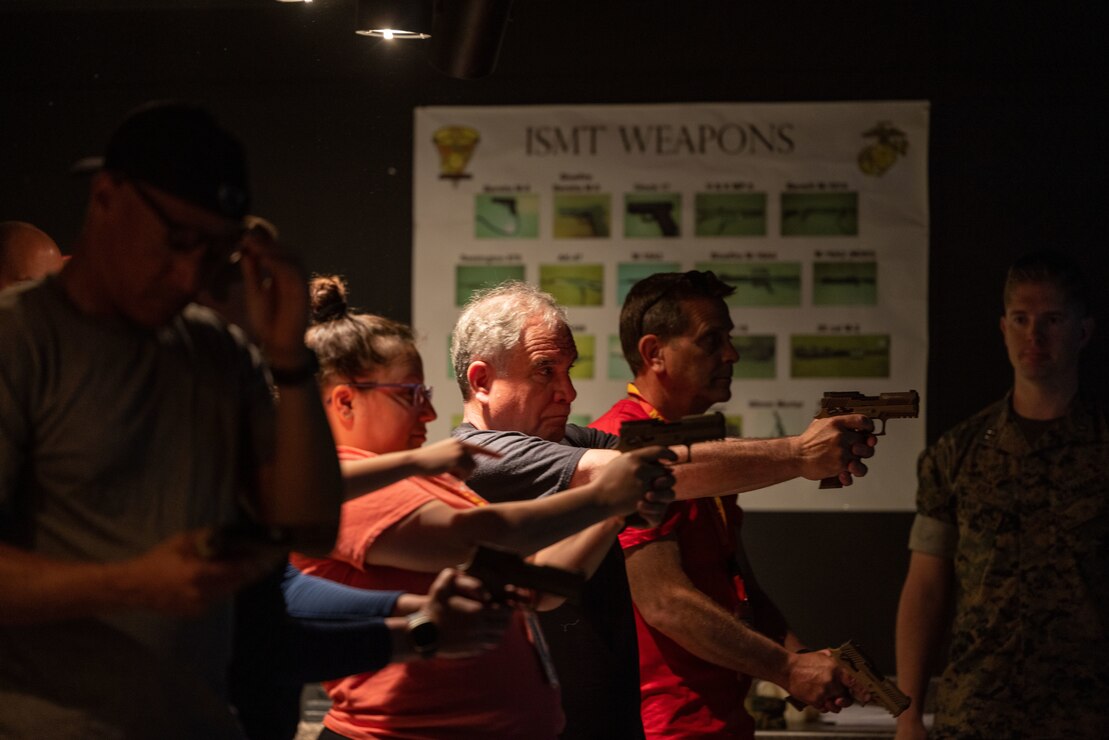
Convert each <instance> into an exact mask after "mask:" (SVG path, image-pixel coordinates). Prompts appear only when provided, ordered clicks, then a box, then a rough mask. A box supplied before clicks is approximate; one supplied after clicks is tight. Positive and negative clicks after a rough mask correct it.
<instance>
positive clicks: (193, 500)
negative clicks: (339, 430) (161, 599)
mask: <svg viewBox="0 0 1109 740" xmlns="http://www.w3.org/2000/svg"><path fill="white" fill-rule="evenodd" d="M0 347H3V353H2V354H0V541H2V542H5V543H8V544H11V545H15V546H17V547H21V548H24V549H27V550H30V551H32V552H35V553H37V554H40V555H44V556H47V557H51V558H57V559H61V560H78V561H91V562H107V561H116V560H122V559H126V558H130V557H134V556H136V555H138V554H139V553H142V552H144V551H145V550H147V549H148V548H150V547H151V546H153V545H155V544H156V543H158V542H160V541H162V540H163V539H165V538H166V537H168V536H169V535H171V534H174V533H177V532H181V531H183V530H187V529H193V528H197V527H203V526H211V525H217V524H222V523H227V522H230V521H232V520H234V519H235V518H236V517H238V516H239V515H240V503H241V502H242V501H243V500H244V499H245V498H246V497H247V493H248V491H249V487H250V486H251V485H253V482H254V481H255V480H256V472H257V467H258V465H259V463H260V462H261V461H263V460H268V459H269V458H270V457H271V455H272V449H273V445H272V438H273V404H272V398H271V396H270V393H269V390H268V388H267V386H266V383H265V377H264V375H263V372H262V370H261V367H260V365H259V362H258V359H257V356H256V355H255V354H254V353H252V352H251V351H250V349H249V348H248V346H247V344H246V342H245V341H244V340H243V339H242V337H241V336H239V335H237V334H235V333H232V332H231V331H229V330H228V328H227V327H226V326H225V325H224V324H223V322H222V321H221V320H220V319H219V318H218V317H217V316H216V315H215V314H213V313H212V312H210V311H208V310H206V309H203V308H200V307H198V306H190V307H188V308H187V309H186V310H185V311H184V312H183V313H182V315H180V316H179V317H177V318H175V319H174V320H173V321H172V322H170V323H169V324H168V325H166V326H164V327H162V328H160V329H157V330H147V329H142V328H139V327H136V326H134V325H131V324H129V323H127V322H124V321H122V320H117V319H103V318H95V317H90V316H87V315H85V314H83V313H81V312H80V311H78V310H77V309H76V308H75V307H74V306H73V304H72V303H71V302H70V301H69V300H68V298H67V297H66V296H65V294H64V293H63V291H62V289H61V286H60V284H59V283H58V281H57V280H56V279H53V278H48V279H46V280H45V281H43V282H41V283H36V284H30V285H26V286H20V287H19V288H15V289H10V290H8V291H4V292H2V293H0ZM230 637H231V607H230V604H227V605H223V606H219V607H216V608H213V609H212V610H210V611H209V612H208V613H207V614H206V615H204V616H203V617H201V618H198V619H175V618H169V617H164V616H161V615H157V614H153V613H147V612H135V611H133V612H121V613H117V614H113V615H111V616H107V617H103V618H99V619H81V620H73V621H67V622H56V623H50V624H38V625H29V626H14V627H13V626H5V627H2V628H0V707H2V709H0V736H4V735H5V733H6V732H8V731H9V730H8V729H6V728H12V727H15V728H20V731H24V730H28V729H33V730H42V729H43V728H46V729H47V731H46V732H45V735H49V736H51V737H69V736H71V735H72V736H74V737H78V736H82V737H101V736H103V737H114V736H116V734H117V733H119V732H123V733H124V734H127V735H131V736H134V733H135V729H136V727H145V732H149V733H150V734H152V735H158V736H162V737H165V736H172V734H173V732H176V731H178V730H177V729H176V728H175V727H174V728H171V727H169V726H168V725H171V724H174V722H175V718H178V717H179V716H180V715H179V714H177V713H180V712H184V713H188V714H189V716H190V717H193V718H196V719H195V721H197V722H200V723H201V726H200V727H203V729H202V730H201V729H200V728H199V727H192V728H191V729H182V730H180V731H181V732H192V733H194V734H195V733H196V732H203V733H209V734H208V736H216V737H219V736H221V734H223V732H224V731H223V730H221V729H219V727H218V726H219V725H221V724H225V725H226V724H228V723H227V719H226V717H225V716H224V715H227V710H226V707H225V705H223V704H222V699H221V697H222V693H223V690H224V686H223V684H224V681H225V672H226V664H227V659H228V655H229V652H230ZM143 703H145V704H146V706H142V704H143ZM159 711H170V712H172V713H173V714H167V715H162V718H161V720H160V722H161V725H160V726H158V727H157V728H150V727H146V723H148V722H149V721H151V720H153V719H154V718H157V717H158V712H159ZM209 720H210V722H211V724H210V725H209V724H208V723H209ZM32 721H33V723H32V724H27V723H30V722H32ZM189 721H190V722H191V721H193V720H189ZM20 722H22V723H24V724H18V723H20ZM13 723H15V724H13ZM176 724H177V725H181V724H184V725H185V727H186V728H188V727H189V724H188V723H187V722H181V721H180V720H176ZM121 728H122V729H121ZM227 731H228V732H230V729H227ZM166 733H169V735H167V734H166ZM39 734H40V735H42V734H43V733H42V732H39Z"/></svg>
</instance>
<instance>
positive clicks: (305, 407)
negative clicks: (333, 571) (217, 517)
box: [259, 382, 343, 554]
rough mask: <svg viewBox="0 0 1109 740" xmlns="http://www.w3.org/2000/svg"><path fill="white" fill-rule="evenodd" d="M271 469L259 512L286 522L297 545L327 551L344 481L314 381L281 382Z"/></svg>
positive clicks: (273, 522)
mask: <svg viewBox="0 0 1109 740" xmlns="http://www.w3.org/2000/svg"><path fill="white" fill-rule="evenodd" d="M280 396H281V397H280V400H279V402H278V404H277V424H276V443H275V450H274V461H273V465H272V474H271V475H270V476H268V478H269V481H268V484H263V486H262V487H261V488H262V491H261V495H262V497H263V501H262V502H261V506H260V507H259V508H260V515H261V517H262V519H263V521H264V523H266V524H270V525H274V526H279V527H284V528H288V529H290V530H291V532H292V533H293V536H294V543H293V544H294V547H295V549H297V550H298V551H301V552H305V553H308V554H326V553H327V552H329V551H330V549H331V546H332V544H333V543H334V539H335V533H336V531H337V528H338V521H339V507H340V505H341V503H342V490H343V489H342V481H341V477H340V472H339V464H338V460H337V459H336V455H335V447H334V442H333V441H332V438H331V430H330V428H329V427H328V424H327V419H326V417H325V416H324V413H323V408H322V406H321V405H320V400H319V394H318V392H317V390H316V386H315V384H314V383H312V382H304V383H300V384H297V385H286V386H281V388H280Z"/></svg>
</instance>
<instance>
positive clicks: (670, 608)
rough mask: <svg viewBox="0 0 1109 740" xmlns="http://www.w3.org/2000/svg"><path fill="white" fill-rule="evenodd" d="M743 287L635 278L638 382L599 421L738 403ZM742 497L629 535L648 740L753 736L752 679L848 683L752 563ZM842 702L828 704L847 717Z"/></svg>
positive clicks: (628, 312)
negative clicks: (736, 340)
mask: <svg viewBox="0 0 1109 740" xmlns="http://www.w3.org/2000/svg"><path fill="white" fill-rule="evenodd" d="M733 290H734V288H732V287H731V286H729V285H727V284H726V283H724V282H722V281H721V280H720V279H719V278H717V277H716V276H715V275H714V274H713V273H711V272H697V271H690V272H687V273H658V274H655V275H652V276H650V277H648V278H646V279H644V280H642V281H640V282H639V283H637V284H636V285H635V286H634V287H633V288H632V289H631V291H630V292H629V293H628V296H627V299H626V300H625V301H624V308H623V310H622V311H621V314H620V341H621V344H622V346H623V350H624V357H625V358H626V359H627V361H628V364H629V365H630V366H631V369H632V372H633V373H634V375H635V381H634V382H633V383H630V384H628V396H627V397H626V398H624V399H621V400H620V401H617V402H616V404H614V405H613V407H612V408H611V409H609V410H608V411H607V412H606V413H605V414H604V415H603V416H601V417H600V418H599V419H597V420H596V421H595V422H593V424H591V425H590V426H592V427H594V428H596V429H599V430H602V431H606V432H610V433H612V434H619V433H620V424H621V422H623V421H627V420H631V419H663V420H675V419H679V418H681V417H682V416H686V415H689V414H701V413H704V412H705V411H707V410H708V409H709V407H710V406H712V405H713V404H715V403H723V402H725V401H727V400H728V399H729V398H731V395H732V393H731V382H732V365H734V364H735V362H736V361H737V360H738V359H739V354H738V353H737V352H736V350H735V348H734V347H733V346H732V343H731V331H732V326H733V325H732V320H731V317H730V315H729V312H728V306H727V304H725V302H724V297H725V296H727V295H729V294H730V293H731V292H732V291H733ZM742 523H743V510H742V509H740V508H739V507H738V506H737V504H736V495H735V494H730V495H723V496H716V497H706V498H696V499H686V500H680V501H675V502H674V503H672V504H671V505H670V509H669V511H668V512H667V516H666V518H665V520H664V521H663V523H662V525H660V526H659V527H656V528H654V529H631V528H629V529H625V530H624V532H623V533H621V535H620V544H621V546H622V547H623V548H624V556H625V561H626V566H627V573H628V582H629V584H630V585H631V592H632V599H633V602H634V606H635V622H636V630H637V633H638V639H639V671H640V695H641V699H642V716H643V727H644V730H645V732H646V736H647V738H648V740H650V739H651V738H662V737H679V736H680V737H683V738H689V737H713V738H752V737H754V732H755V727H754V722H753V720H752V718H751V716H750V715H748V714H747V712H746V711H745V710H744V707H743V700H744V697H745V696H746V694H747V690H748V688H749V687H750V683H751V678H752V677H755V678H760V679H764V680H768V681H771V682H773V683H775V684H778V685H779V686H783V687H787V688H788V687H796V686H799V685H800V684H801V683H805V682H812V681H818V680H827V677H829V676H835V677H836V678H835V680H837V681H840V682H842V681H844V680H845V679H846V677H845V676H844V675H843V674H842V672H840V671H838V670H837V669H835V667H834V662H833V661H832V658H831V657H830V656H829V655H828V654H826V653H820V652H813V653H804V654H797V651H798V649H800V648H801V647H802V644H801V642H800V641H799V640H798V638H797V636H796V635H794V634H793V632H792V631H791V630H790V629H789V627H788V625H787V624H786V621H785V619H784V618H783V617H782V614H781V612H780V611H778V608H777V607H776V606H775V605H774V603H773V602H772V601H771V600H770V599H769V598H768V597H767V596H766V594H764V593H763V592H762V590H761V589H760V588H759V586H758V583H757V582H756V581H755V579H754V576H753V574H752V573H751V569H750V567H749V566H748V564H747V562H746V557H745V555H744V551H743V543H742V540H741V539H740V526H741V525H742ZM849 703H850V693H848V691H847V688H846V687H845V688H844V689H843V692H842V696H841V698H839V699H835V700H829V701H826V702H825V703H824V705H823V706H820V707H818V708H819V709H821V710H822V711H833V712H838V711H839V710H840V708H841V707H842V706H846V705H847V704H849Z"/></svg>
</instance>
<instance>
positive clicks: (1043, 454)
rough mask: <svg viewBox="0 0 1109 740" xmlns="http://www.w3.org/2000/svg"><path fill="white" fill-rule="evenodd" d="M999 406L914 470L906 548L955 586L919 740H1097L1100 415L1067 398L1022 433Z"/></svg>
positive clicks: (1105, 668) (1100, 717)
mask: <svg viewBox="0 0 1109 740" xmlns="http://www.w3.org/2000/svg"><path fill="white" fill-rule="evenodd" d="M1010 396H1011V394H1010V395H1007V396H1006V397H1005V399H1004V400H1002V401H1000V402H998V403H996V404H994V405H992V406H990V407H989V408H987V409H985V410H983V411H981V412H979V413H978V414H976V415H975V416H973V417H971V418H970V419H968V420H967V421H964V422H963V423H961V424H960V425H958V426H957V427H955V428H954V429H952V430H951V431H949V432H948V433H947V434H945V435H944V436H943V437H942V438H941V439H940V440H939V442H938V443H937V444H936V445H935V446H934V447H932V448H931V449H929V450H927V451H926V452H925V453H924V454H923V455H921V459H920V464H919V471H918V472H919V478H920V489H919V491H918V494H917V512H918V513H917V518H916V521H915V522H914V524H913V530H912V534H911V536H910V543H909V547H910V549H912V550H914V551H918V552H925V553H929V554H932V555H936V556H940V557H944V558H953V560H954V572H955V617H954V623H953V628H952V636H951V646H950V656H949V662H948V665H947V668H946V670H945V671H944V673H943V676H942V678H941V681H940V687H939V692H938V695H937V711H936V722H935V726H934V728H933V732H932V734H931V737H940V738H946V737H961V738H967V737H981V738H1017V737H1027V738H1094V737H1104V736H1105V733H1106V732H1107V731H1109V635H1107V630H1109V609H1107V606H1109V595H1107V592H1106V589H1107V587H1109V581H1107V576H1109V415H1107V414H1106V413H1105V410H1104V409H1102V410H1094V409H1093V408H1091V406H1089V405H1088V404H1087V403H1085V402H1084V401H1083V400H1082V399H1081V398H1079V399H1077V400H1076V401H1075V402H1074V403H1072V404H1071V409H1070V412H1069V413H1068V415H1066V416H1064V417H1062V418H1060V419H1056V420H1054V421H1050V422H1031V423H1030V424H1029V422H1026V421H1025V420H1022V419H1020V418H1019V417H1017V416H1016V415H1015V414H1014V413H1013V411H1012V408H1011V405H1010ZM1030 428H1034V431H1032V433H1028V432H1029V431H1030ZM1030 438H1031V439H1032V440H1033V441H1031V442H1030V441H1029V439H1030Z"/></svg>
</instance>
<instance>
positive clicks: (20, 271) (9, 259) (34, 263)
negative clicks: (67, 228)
mask: <svg viewBox="0 0 1109 740" xmlns="http://www.w3.org/2000/svg"><path fill="white" fill-rule="evenodd" d="M61 267H62V253H61V251H59V250H58V245H57V244H55V243H54V240H53V239H51V238H50V237H49V236H47V235H46V233H45V232H44V231H41V230H40V229H37V228H35V227H34V226H32V225H31V224H28V223H23V222H22V221H3V222H0V290H3V289H4V288H6V287H8V286H9V285H13V284H15V283H20V282H23V281H24V280H37V279H38V278H41V277H44V276H46V275H47V274H49V273H52V272H57V271H58V270H60V269H61Z"/></svg>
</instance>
